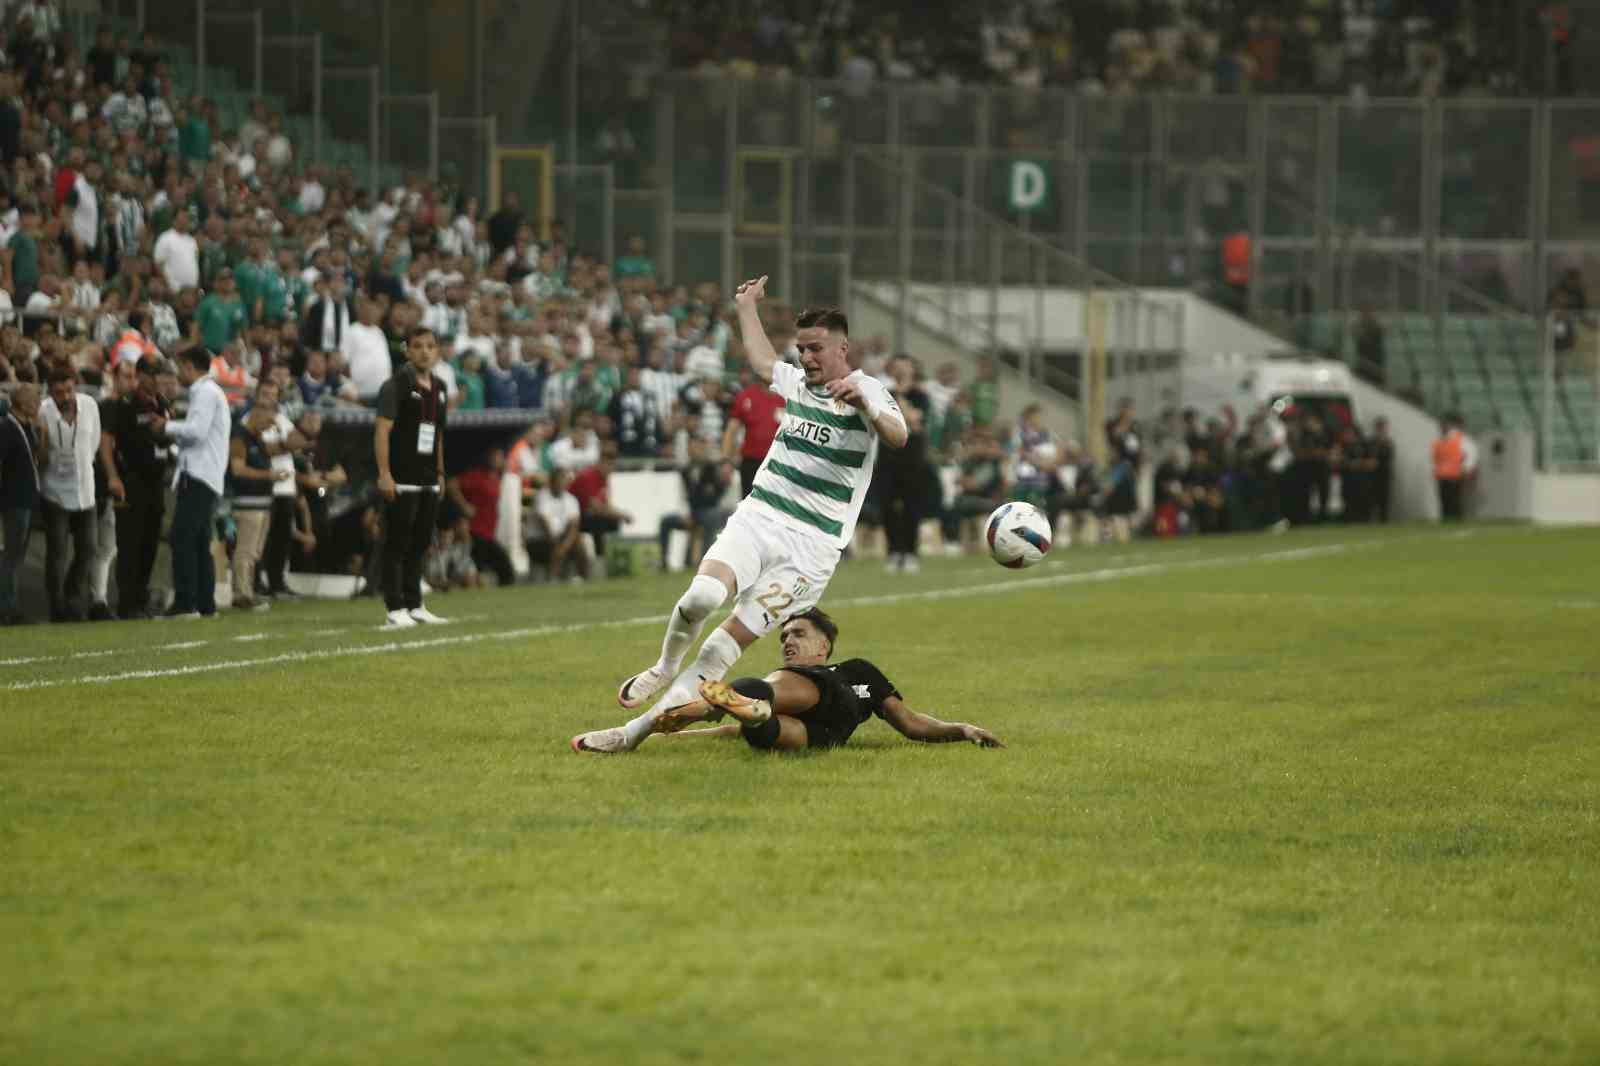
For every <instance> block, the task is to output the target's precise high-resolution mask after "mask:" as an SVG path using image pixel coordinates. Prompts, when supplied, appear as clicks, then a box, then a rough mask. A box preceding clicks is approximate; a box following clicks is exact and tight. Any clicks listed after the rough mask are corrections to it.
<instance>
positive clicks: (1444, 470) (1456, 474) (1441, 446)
mask: <svg viewBox="0 0 1600 1066" xmlns="http://www.w3.org/2000/svg"><path fill="white" fill-rule="evenodd" d="M1461 439H1462V434H1461V431H1460V430H1459V429H1452V430H1451V431H1450V432H1449V433H1447V434H1445V435H1444V436H1442V437H1440V438H1439V439H1438V440H1436V441H1434V442H1433V476H1434V478H1435V480H1438V481H1460V480H1461V472H1462V471H1461V468H1462V466H1463V464H1464V462H1465V459H1466V451H1465V449H1463V448H1462V447H1461Z"/></svg>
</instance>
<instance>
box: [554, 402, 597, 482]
mask: <svg viewBox="0 0 1600 1066" xmlns="http://www.w3.org/2000/svg"><path fill="white" fill-rule="evenodd" d="M599 461H600V441H599V439H598V438H596V437H595V435H594V414H593V413H592V412H589V411H579V412H577V413H576V414H574V415H573V416H572V428H571V429H569V430H568V431H567V435H566V436H565V437H562V438H561V439H560V440H558V441H556V442H555V443H554V444H552V445H550V465H551V467H552V468H554V469H556V470H566V471H568V472H576V471H579V470H583V469H585V468H587V467H591V466H594V465H595V464H596V463H598V462H599Z"/></svg>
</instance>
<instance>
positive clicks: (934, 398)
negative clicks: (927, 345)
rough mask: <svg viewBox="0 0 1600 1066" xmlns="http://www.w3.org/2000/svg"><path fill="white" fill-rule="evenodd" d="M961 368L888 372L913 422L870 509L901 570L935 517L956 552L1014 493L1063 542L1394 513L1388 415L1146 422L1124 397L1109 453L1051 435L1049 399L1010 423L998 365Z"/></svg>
mask: <svg viewBox="0 0 1600 1066" xmlns="http://www.w3.org/2000/svg"><path fill="white" fill-rule="evenodd" d="M954 370H955V368H954V366H946V367H943V368H941V369H940V372H939V374H938V376H937V377H936V378H935V379H934V380H928V381H924V380H923V379H922V376H921V373H920V370H919V368H918V365H917V362H916V360H915V359H913V358H911V357H910V356H905V355H902V356H898V357H896V358H895V359H894V360H892V361H890V363H889V364H888V366H887V368H886V370H885V372H884V374H883V377H884V379H885V381H886V382H887V383H889V384H890V387H891V389H892V390H893V391H894V392H895V394H896V395H897V397H898V398H899V400H900V404H901V408H902V410H904V411H905V412H906V413H907V417H908V422H909V424H910V426H911V429H912V440H911V442H910V444H909V445H908V447H907V448H906V449H904V450H903V451H901V452H897V453H884V455H883V456H881V457H880V470H879V475H878V477H877V478H876V479H875V481H874V486H873V491H872V493H871V494H870V495H869V497H868V507H867V510H866V511H865V512H864V522H865V523H866V524H868V525H870V526H881V527H882V529H883V531H884V535H885V545H886V546H885V552H886V555H887V563H888V567H889V569H891V570H894V571H912V572H914V571H916V570H917V569H918V568H919V565H920V564H919V561H918V559H919V555H920V552H921V550H922V549H923V547H924V546H925V545H929V544H930V539H929V537H928V534H927V532H926V531H925V528H924V527H927V529H930V530H931V528H932V523H931V521H930V520H932V519H938V523H937V525H938V529H939V532H940V537H939V540H938V542H937V543H938V544H940V545H941V546H942V548H943V550H944V551H946V552H949V553H952V554H957V553H960V552H962V551H965V550H969V549H970V548H972V547H973V546H974V541H975V539H976V537H977V535H978V533H979V526H978V523H977V522H976V521H975V520H976V519H978V518H980V517H981V516H984V515H987V514H988V513H989V512H990V511H991V510H993V509H994V508H995V507H997V506H999V505H1000V504H1001V503H1003V502H1005V501H1007V500H1018V499H1020V500H1026V501H1028V502H1031V503H1034V504H1035V505H1037V506H1039V507H1040V508H1042V509H1043V510H1044V511H1045V512H1046V513H1047V514H1048V516H1049V518H1050V522H1051V526H1052V527H1053V528H1054V529H1055V530H1056V534H1057V538H1058V542H1059V543H1062V544H1071V543H1079V544H1096V543H1100V542H1102V541H1119V542H1125V541H1127V540H1129V539H1131V538H1132V537H1134V536H1139V535H1153V536H1162V537H1169V536H1179V535H1187V534H1212V533H1225V532H1243V531H1255V530H1264V529H1275V530H1282V529H1285V528H1288V527H1289V526H1290V525H1314V524H1319V523H1325V522H1345V523H1349V522H1374V521H1377V522H1386V521H1388V519H1389V508H1390V497H1391V494H1392V489H1393V478H1394V457H1395V451H1394V447H1395V446H1394V441H1393V440H1392V438H1391V437H1390V436H1389V430H1388V425H1387V423H1386V422H1385V421H1384V420H1383V419H1381V418H1380V419H1377V420H1375V421H1374V422H1373V424H1372V425H1371V427H1369V429H1367V430H1365V431H1363V429H1362V428H1361V427H1360V426H1358V425H1357V424H1356V423H1355V422H1354V421H1353V419H1352V418H1351V417H1350V412H1349V410H1348V408H1346V407H1344V406H1343V405H1342V404H1312V403H1310V402H1308V403H1306V404H1304V405H1302V406H1299V407H1296V406H1293V405H1284V406H1280V407H1277V408H1268V407H1262V408H1261V409H1260V410H1257V411H1254V412H1251V413H1249V415H1248V416H1247V417H1246V418H1244V419H1243V420H1242V421H1241V419H1240V418H1239V416H1238V415H1237V413H1236V412H1235V411H1234V410H1233V409H1232V408H1229V407H1224V408H1223V409H1222V410H1221V411H1219V412H1218V413H1217V414H1216V415H1214V416H1212V417H1210V418H1206V419H1203V420H1202V418H1201V416H1200V414H1199V412H1197V411H1196V410H1194V409H1193V408H1184V409H1181V410H1180V409H1177V408H1169V409H1167V410H1164V411H1162V412H1160V414H1159V416H1158V417H1157V418H1156V419H1155V420H1153V421H1150V422H1141V421H1140V419H1139V416H1138V412H1137V411H1136V410H1135V409H1134V405H1133V403H1132V402H1131V401H1126V400H1125V401H1123V402H1122V403H1121V404H1120V405H1119V406H1118V409H1117V412H1116V415H1115V417H1113V418H1112V419H1110V420H1109V421H1108V422H1107V423H1106V425H1105V427H1104V430H1103V431H1104V434H1105V436H1104V440H1103V443H1104V449H1103V456H1104V458H1103V459H1102V460H1101V461H1099V462H1097V461H1096V460H1095V459H1094V457H1093V454H1092V451H1091V449H1088V448H1085V447H1084V446H1082V445H1081V444H1080V442H1078V441H1075V440H1071V439H1067V438H1063V437H1062V436H1060V435H1059V434H1057V433H1055V432H1053V431H1052V430H1051V429H1050V428H1049V427H1048V424H1047V421H1048V420H1047V418H1046V415H1045V410H1044V408H1043V407H1042V406H1041V405H1039V404H1030V405H1028V406H1026V407H1025V408H1024V409H1023V411H1022V413H1021V415H1020V416H1019V417H1018V418H1017V419H1016V420H1015V422H1014V423H1009V424H1003V423H1002V422H1000V421H999V420H997V419H996V418H995V416H994V412H995V411H996V409H997V407H998V394H999V393H998V390H999V383H998V379H997V377H996V376H995V375H994V372H993V371H994V367H993V364H992V363H991V362H989V361H987V360H985V361H982V362H981V363H980V372H979V374H978V376H977V377H976V378H975V379H974V380H973V381H972V382H970V383H968V384H966V385H965V386H964V387H956V386H955V376H954Z"/></svg>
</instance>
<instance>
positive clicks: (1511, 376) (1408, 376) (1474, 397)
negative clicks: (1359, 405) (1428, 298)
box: [1301, 312, 1600, 464]
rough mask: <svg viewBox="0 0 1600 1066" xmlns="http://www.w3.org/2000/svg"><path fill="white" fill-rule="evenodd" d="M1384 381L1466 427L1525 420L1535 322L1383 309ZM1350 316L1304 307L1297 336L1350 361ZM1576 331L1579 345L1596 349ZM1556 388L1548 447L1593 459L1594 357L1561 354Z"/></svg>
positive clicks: (1535, 401)
mask: <svg viewBox="0 0 1600 1066" xmlns="http://www.w3.org/2000/svg"><path fill="white" fill-rule="evenodd" d="M1376 317H1377V319H1378V321H1379V322H1380V323H1381V324H1382V326H1383V329H1384V339H1385V352H1386V356H1387V366H1386V368H1385V370H1386V377H1387V382H1388V387H1389V388H1390V389H1391V390H1393V391H1395V392H1397V393H1400V394H1402V395H1404V394H1408V393H1410V394H1414V398H1416V399H1418V400H1420V402H1421V403H1422V404H1423V406H1424V407H1426V408H1427V410H1429V411H1431V412H1433V413H1435V414H1443V413H1444V412H1446V411H1450V410H1456V411H1460V412H1461V414H1462V416H1463V417H1464V418H1465V419H1466V421H1467V425H1468V428H1470V429H1474V430H1479V431H1484V430H1493V429H1531V428H1533V427H1534V426H1535V425H1536V424H1537V421H1538V410H1539V405H1540V403H1541V400H1542V397H1541V396H1540V392H1541V391H1542V385H1541V378H1540V358H1539V325H1538V322H1537V321H1536V320H1535V319H1534V318H1532V317H1531V316H1528V315H1510V314H1506V315H1489V314H1479V315H1463V314H1455V315H1445V316H1443V317H1442V318H1441V319H1436V318H1435V317H1434V316H1432V315H1423V314H1380V315H1377V316H1376ZM1356 319H1357V316H1356V315H1354V314H1346V313H1342V312H1335V313H1328V314H1318V315H1312V316H1309V318H1308V319H1306V320H1305V321H1304V333H1303V335H1302V337H1301V343H1302V345H1303V346H1305V347H1307V348H1310V349H1312V350H1313V351H1316V352H1318V353H1320V354H1323V355H1327V356H1329V357H1331V358H1335V359H1340V360H1342V361H1344V362H1346V363H1348V364H1349V365H1351V366H1352V367H1353V366H1355V365H1356V363H1357V358H1356V351H1355V325H1356ZM1595 341H1596V339H1595V337H1594V336H1593V335H1592V334H1590V333H1588V332H1587V331H1583V332H1582V335H1581V337H1580V340H1579V343H1578V350H1579V351H1583V350H1588V351H1590V352H1593V351H1594V350H1595V347H1596V344H1595ZM1564 361H1565V362H1566V364H1567V365H1566V366H1565V368H1564V373H1563V374H1562V375H1561V376H1559V377H1557V378H1556V380H1555V383H1554V388H1553V390H1552V391H1553V396H1552V400H1553V405H1552V420H1551V432H1550V456H1549V459H1550V461H1551V462H1553V463H1557V464H1561V463H1593V462H1596V461H1600V439H1597V437H1600V429H1597V427H1600V392H1597V390H1600V380H1597V373H1596V365H1595V361H1594V359H1593V357H1592V356H1591V357H1590V359H1589V360H1588V361H1587V362H1586V361H1585V360H1584V359H1583V358H1582V357H1581V356H1579V357H1570V356H1569V357H1567V358H1565V360H1564Z"/></svg>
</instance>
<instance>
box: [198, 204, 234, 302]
mask: <svg viewBox="0 0 1600 1066" xmlns="http://www.w3.org/2000/svg"><path fill="white" fill-rule="evenodd" d="M227 236H228V231H227V223H226V222H224V221H223V219H222V216H221V215H212V216H211V217H210V218H208V219H206V228H205V232H204V234H203V235H202V236H201V238H200V287H201V288H204V289H209V288H211V287H213V286H214V285H215V284H216V281H217V275H218V274H220V273H221V272H222V271H223V270H225V269H227V267H228V247H227V244H226V240H227Z"/></svg>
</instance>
